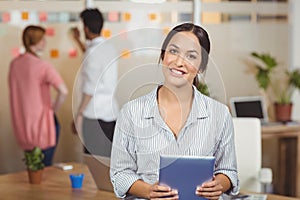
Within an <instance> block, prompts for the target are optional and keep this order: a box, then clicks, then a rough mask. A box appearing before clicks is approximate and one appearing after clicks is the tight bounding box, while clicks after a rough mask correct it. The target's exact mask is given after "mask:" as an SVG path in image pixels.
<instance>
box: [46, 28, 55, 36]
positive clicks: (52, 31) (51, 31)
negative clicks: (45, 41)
mask: <svg viewBox="0 0 300 200" xmlns="http://www.w3.org/2000/svg"><path fill="white" fill-rule="evenodd" d="M46 35H47V36H54V35H55V29H54V28H52V27H48V28H46Z"/></svg>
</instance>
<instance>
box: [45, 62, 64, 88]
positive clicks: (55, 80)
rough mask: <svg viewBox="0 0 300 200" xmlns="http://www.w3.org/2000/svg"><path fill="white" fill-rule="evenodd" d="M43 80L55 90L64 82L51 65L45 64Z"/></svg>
mask: <svg viewBox="0 0 300 200" xmlns="http://www.w3.org/2000/svg"><path fill="white" fill-rule="evenodd" d="M44 78H45V79H44V80H45V81H46V83H49V84H50V85H53V86H54V87H55V88H58V86H59V85H60V84H61V83H63V82H64V81H63V79H62V78H61V76H60V75H59V73H58V72H57V71H56V69H55V68H54V67H53V66H52V65H50V64H47V63H46V64H45V74H44Z"/></svg>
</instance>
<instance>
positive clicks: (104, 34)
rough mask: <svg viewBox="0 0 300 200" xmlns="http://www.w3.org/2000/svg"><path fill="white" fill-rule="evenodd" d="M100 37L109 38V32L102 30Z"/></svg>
mask: <svg viewBox="0 0 300 200" xmlns="http://www.w3.org/2000/svg"><path fill="white" fill-rule="evenodd" d="M102 36H103V37H105V38H109V37H110V36H111V30H109V29H103V31H102Z"/></svg>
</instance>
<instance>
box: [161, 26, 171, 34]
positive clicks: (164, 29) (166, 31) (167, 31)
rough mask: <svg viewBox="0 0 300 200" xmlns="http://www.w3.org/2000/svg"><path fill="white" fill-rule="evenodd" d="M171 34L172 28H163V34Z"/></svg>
mask: <svg viewBox="0 0 300 200" xmlns="http://www.w3.org/2000/svg"><path fill="white" fill-rule="evenodd" d="M169 32H170V28H169V27H164V28H163V33H164V34H165V35H167V34H168V33H169Z"/></svg>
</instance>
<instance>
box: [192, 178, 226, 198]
mask: <svg viewBox="0 0 300 200" xmlns="http://www.w3.org/2000/svg"><path fill="white" fill-rule="evenodd" d="M222 190H223V186H222V185H221V181H220V180H218V179H216V178H215V176H214V177H213V180H212V181H208V182H205V183H203V184H202V185H201V186H198V187H197V189H196V195H198V196H201V197H204V198H207V199H219V198H220V196H221V194H222V193H223V192H222Z"/></svg>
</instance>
